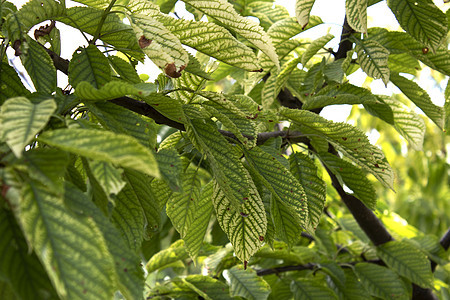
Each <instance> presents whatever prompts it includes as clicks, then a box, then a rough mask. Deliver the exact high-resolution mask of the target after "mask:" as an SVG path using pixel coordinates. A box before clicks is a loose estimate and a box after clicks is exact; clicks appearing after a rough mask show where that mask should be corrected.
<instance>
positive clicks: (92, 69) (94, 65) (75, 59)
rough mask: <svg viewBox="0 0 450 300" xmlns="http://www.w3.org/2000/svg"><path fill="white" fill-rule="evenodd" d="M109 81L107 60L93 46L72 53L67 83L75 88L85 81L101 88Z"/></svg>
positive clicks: (109, 74) (109, 68) (109, 73)
mask: <svg viewBox="0 0 450 300" xmlns="http://www.w3.org/2000/svg"><path fill="white" fill-rule="evenodd" d="M110 80H111V67H110V66H109V63H108V59H107V58H106V56H104V55H103V53H101V52H100V50H98V49H97V46H95V45H89V46H88V47H87V48H82V47H80V48H78V49H77V50H75V52H74V53H73V56H72V59H71V60H70V63H69V83H70V84H71V85H72V86H73V87H75V88H76V87H77V86H78V84H79V83H80V82H82V81H87V82H88V83H90V84H91V85H93V86H94V87H95V88H97V89H98V88H100V87H102V86H103V85H104V84H105V83H107V82H108V81H110Z"/></svg>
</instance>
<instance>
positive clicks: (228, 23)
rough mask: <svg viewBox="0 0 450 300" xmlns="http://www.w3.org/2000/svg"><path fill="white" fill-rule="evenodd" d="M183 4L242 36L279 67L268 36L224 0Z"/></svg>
mask: <svg viewBox="0 0 450 300" xmlns="http://www.w3.org/2000/svg"><path fill="white" fill-rule="evenodd" d="M184 2H186V3H188V4H189V5H192V6H193V7H195V8H196V9H198V10H199V11H201V12H203V13H204V14H206V15H208V16H210V17H212V18H214V19H215V20H217V21H218V22H219V24H221V25H222V26H224V27H225V28H227V29H229V30H230V31H232V32H234V33H237V34H239V35H240V36H242V37H243V38H244V39H246V40H247V41H248V42H249V43H251V44H252V45H254V46H255V47H257V48H258V49H260V50H261V51H262V52H263V53H264V54H266V55H267V56H268V57H270V59H271V60H272V62H273V63H274V65H275V66H277V67H279V62H278V56H277V54H276V52H275V48H274V46H273V45H272V41H271V39H270V37H269V35H268V34H267V33H266V32H265V31H264V30H263V29H262V28H261V27H260V26H259V25H258V24H256V23H253V22H252V21H250V20H249V19H247V18H244V17H242V16H240V15H239V14H238V13H236V11H235V10H234V8H233V6H232V5H231V4H230V3H228V2H227V1H225V0H213V1H202V0H185V1H184Z"/></svg>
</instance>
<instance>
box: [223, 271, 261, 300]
mask: <svg viewBox="0 0 450 300" xmlns="http://www.w3.org/2000/svg"><path fill="white" fill-rule="evenodd" d="M224 276H225V277H226V278H227V279H228V281H229V282H230V285H231V287H230V292H231V296H233V297H236V296H240V297H244V298H246V299H254V300H260V299H261V300H265V299H267V297H268V296H269V293H270V286H269V285H268V284H267V282H265V281H264V279H262V278H261V277H258V276H257V275H256V272H255V271H254V270H253V269H250V268H249V269H247V270H244V269H243V268H242V267H241V266H235V267H233V268H231V269H228V270H225V272H224Z"/></svg>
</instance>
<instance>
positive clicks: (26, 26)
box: [4, 0, 65, 41]
mask: <svg viewBox="0 0 450 300" xmlns="http://www.w3.org/2000/svg"><path fill="white" fill-rule="evenodd" d="M64 13H65V6H64V4H62V3H61V2H59V1H55V0H42V1H41V0H32V1H28V2H27V3H25V5H24V6H22V8H21V9H20V10H19V11H18V12H16V13H15V14H10V15H9V16H8V18H7V20H6V22H5V25H4V28H5V29H6V30H7V32H8V38H9V40H10V41H15V40H17V39H20V38H21V37H22V35H23V34H24V33H27V32H28V31H29V30H30V29H31V27H33V26H34V25H37V24H39V23H41V22H43V21H45V20H49V19H53V18H55V17H57V16H62V15H64Z"/></svg>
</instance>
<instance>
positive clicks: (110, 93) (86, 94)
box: [75, 81, 150, 100]
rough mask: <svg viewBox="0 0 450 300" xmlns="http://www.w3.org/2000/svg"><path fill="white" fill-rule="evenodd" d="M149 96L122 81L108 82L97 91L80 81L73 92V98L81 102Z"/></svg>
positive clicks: (144, 91)
mask: <svg viewBox="0 0 450 300" xmlns="http://www.w3.org/2000/svg"><path fill="white" fill-rule="evenodd" d="M149 94H150V93H149V92H148V91H146V90H144V89H140V88H138V87H136V86H135V85H133V84H130V83H127V82H124V81H110V82H108V83H106V84H105V85H103V86H102V87H100V88H99V89H97V88H95V87H94V86H92V85H91V84H90V83H89V82H87V81H81V82H80V83H79V84H78V85H77V89H76V90H75V96H77V97H78V98H80V99H83V100H111V99H115V98H119V97H122V96H126V95H133V96H137V97H143V96H148V95H149Z"/></svg>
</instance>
